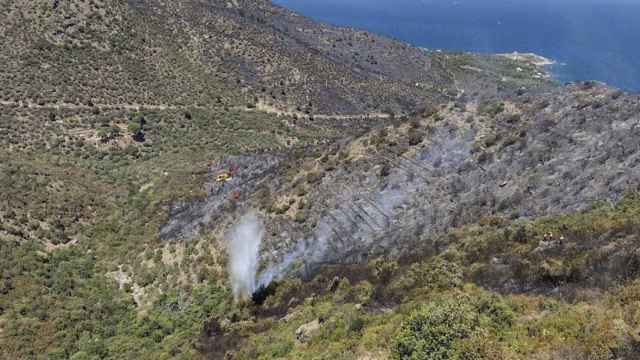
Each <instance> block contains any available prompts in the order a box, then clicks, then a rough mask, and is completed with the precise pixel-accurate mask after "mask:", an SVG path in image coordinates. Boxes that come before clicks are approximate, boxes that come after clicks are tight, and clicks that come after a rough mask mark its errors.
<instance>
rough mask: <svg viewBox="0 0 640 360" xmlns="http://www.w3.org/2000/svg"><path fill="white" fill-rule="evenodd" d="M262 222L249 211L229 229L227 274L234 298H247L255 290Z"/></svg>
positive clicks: (262, 232) (262, 230) (262, 229)
mask: <svg viewBox="0 0 640 360" xmlns="http://www.w3.org/2000/svg"><path fill="white" fill-rule="evenodd" d="M263 235H264V224H263V223H262V220H260V218H259V217H258V216H257V215H256V214H255V213H254V212H249V213H247V214H246V215H244V216H243V217H242V218H241V219H240V221H239V222H238V223H237V224H236V225H235V226H234V227H233V229H232V230H231V232H230V234H229V236H228V240H229V274H230V277H231V285H232V289H233V295H234V297H235V299H236V300H240V299H248V298H249V297H250V296H251V294H253V292H254V291H255V290H256V272H257V270H258V257H259V251H260V243H261V242H262V237H263Z"/></svg>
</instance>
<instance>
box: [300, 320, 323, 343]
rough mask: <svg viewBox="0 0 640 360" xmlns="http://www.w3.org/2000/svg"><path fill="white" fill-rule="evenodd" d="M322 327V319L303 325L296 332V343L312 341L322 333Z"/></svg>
mask: <svg viewBox="0 0 640 360" xmlns="http://www.w3.org/2000/svg"><path fill="white" fill-rule="evenodd" d="M321 326H322V322H321V321H320V319H316V320H313V321H311V322H309V323H306V324H304V325H301V326H300V327H299V328H298V329H297V330H296V341H298V342H299V343H306V342H308V341H309V340H311V338H312V337H314V336H315V335H317V334H318V332H320V328H321Z"/></svg>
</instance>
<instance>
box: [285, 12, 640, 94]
mask: <svg viewBox="0 0 640 360" xmlns="http://www.w3.org/2000/svg"><path fill="white" fill-rule="evenodd" d="M274 2H275V3H277V4H279V5H282V6H285V7H287V8H289V9H292V10H295V11H297V12H299V13H301V14H303V15H306V16H309V17H311V18H313V19H316V20H320V21H323V22H326V23H330V24H333V25H339V26H350V27H355V28H359V29H363V30H368V31H371V32H375V33H379V34H383V35H387V36H390V37H393V38H396V39H399V40H402V41H405V42H408V43H410V44H412V45H415V46H419V47H425V48H429V49H447V50H461V51H471V52H480V53H506V52H513V51H518V52H533V53H536V54H539V55H542V56H545V57H547V58H550V59H552V60H554V61H555V62H556V63H555V65H552V66H551V67H550V70H551V72H552V73H553V75H554V77H555V79H556V80H558V81H560V82H563V83H564V82H572V81H577V80H598V81H602V82H606V83H608V84H610V85H613V86H615V87H618V88H621V89H624V90H627V91H631V92H638V93H640V0H275V1H274Z"/></svg>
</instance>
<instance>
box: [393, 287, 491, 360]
mask: <svg viewBox="0 0 640 360" xmlns="http://www.w3.org/2000/svg"><path fill="white" fill-rule="evenodd" d="M478 323H479V319H478V314H477V313H476V310H475V309H474V307H473V306H472V305H470V304H469V302H468V301H467V299H466V298H464V297H453V296H447V297H442V298H438V299H436V300H435V301H433V302H431V303H429V304H428V305H424V306H422V307H421V308H420V309H419V310H417V311H415V312H414V313H413V314H412V315H411V317H410V318H409V320H408V321H407V322H405V324H404V325H403V326H402V328H401V330H400V333H399V334H398V335H397V337H396V338H395V341H394V345H393V353H394V358H395V359H402V360H404V359H406V360H449V359H451V358H452V357H453V356H454V353H455V347H454V344H455V342H456V341H458V340H461V339H465V338H467V337H469V336H470V335H471V334H472V333H473V331H474V330H475V329H476V327H477V326H478Z"/></svg>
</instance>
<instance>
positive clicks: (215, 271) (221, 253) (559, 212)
mask: <svg viewBox="0 0 640 360" xmlns="http://www.w3.org/2000/svg"><path fill="white" fill-rule="evenodd" d="M4 10H5V11H3V12H2V13H1V14H0V24H1V25H0V39H1V40H2V42H3V44H5V46H4V47H3V48H2V49H0V60H1V61H2V63H3V64H4V66H3V67H2V69H0V79H1V80H2V84H3V87H2V89H0V111H1V112H0V190H1V193H2V197H0V357H2V358H7V359H75V360H78V359H123V358H132V359H151V358H162V359H173V358H182V359H197V358H211V359H218V358H237V359H263V358H265V359H266V358H305V359H306V358H329V357H332V358H339V359H386V358H392V357H395V358H399V359H409V358H421V359H422V358H425V359H432V358H433V359H448V358H459V359H525V358H527V359H528V358H538V359H556V358H563V359H564V358H568V359H585V358H590V359H591V358H592V359H609V358H623V359H626V358H628V359H633V358H635V357H637V356H638V354H639V350H638V349H640V347H639V345H638V341H640V340H638V336H637V334H638V331H640V325H639V324H640V320H638V316H637V314H638V309H639V308H638V306H639V305H638V304H640V295H639V294H640V293H639V292H638V290H637V287H638V285H637V280H636V279H637V277H638V266H637V265H638V263H639V262H638V254H637V245H636V244H637V234H638V231H637V225H638V224H637V215H638V207H639V205H638V204H639V201H638V195H637V191H638V189H639V188H638V186H639V185H640V168H639V167H638V161H639V159H640V153H639V151H640V150H639V149H638V147H637V144H636V143H637V141H636V140H635V138H636V135H637V134H636V133H637V124H638V122H639V121H640V118H638V114H640V97H638V96H637V95H634V94H628V93H624V92H622V91H619V90H616V89H613V88H610V87H608V86H607V85H605V84H599V83H595V82H583V83H578V84H570V85H565V86H559V85H558V84H555V83H554V82H553V81H552V80H550V79H548V78H546V76H544V70H543V69H542V68H539V67H537V66H536V65H535V64H531V63H527V62H519V60H517V59H515V60H514V59H509V58H507V57H505V56H499V55H496V56H493V55H478V54H466V53H451V52H439V51H438V52H436V51H430V50H425V49H417V48H413V47H411V46H409V45H407V44H404V43H402V42H399V41H396V40H392V39H388V38H385V37H382V36H379V35H374V34H370V33H367V32H363V31H359V30H356V29H351V28H337V27H332V26H329V25H325V24H319V23H315V22H313V21H311V20H309V19H307V18H305V17H303V16H301V15H298V14H296V13H294V12H291V11H289V10H287V9H284V8H281V7H278V6H275V5H273V4H271V3H270V2H269V1H262V0H253V1H250V0H229V1H223V0H209V1H198V0H188V1H179V2H176V1H164V0H129V1H122V0H108V1H107V0H90V1H72V0H59V1H58V0H56V1H44V0H39V1H24V0H7V1H6V2H5V4H4ZM221 174H226V175H227V176H229V179H228V180H223V181H220V180H219V178H220V176H221ZM247 214H254V215H255V216H256V218H257V219H259V221H260V223H261V224H262V225H263V226H260V227H259V229H258V230H259V231H258V232H260V233H261V234H262V236H255V237H256V238H262V242H261V243H260V244H258V245H259V247H257V251H258V257H257V258H256V259H250V260H252V261H256V263H255V264H254V265H255V266H256V270H257V272H258V274H257V276H258V278H257V279H256V282H255V283H253V282H252V283H250V284H247V289H245V290H250V292H253V294H247V295H253V298H252V299H251V300H247V299H245V301H235V300H234V297H236V298H237V297H238V292H237V284H235V283H234V282H233V281H231V280H230V274H229V270H230V267H229V265H228V264H229V262H233V261H234V254H233V253H232V252H231V251H229V249H231V248H230V245H229V243H230V237H233V234H234V231H235V230H234V229H237V227H238V226H239V225H238V224H242V223H243V221H245V219H246V218H247ZM256 231H257V230H256ZM254 232H255V231H254ZM254 275H256V274H254ZM254 290H255V291H254ZM452 309H461V311H460V315H459V317H457V316H456V317H448V316H447V315H446V314H449V313H451V312H452V311H453V310H452ZM448 321H450V323H449V322H448ZM443 322H444V323H443ZM416 324H417V325H416ZM420 324H429V326H423V325H420ZM431 328H438V329H440V330H437V331H444V332H443V333H438V332H437V331H436V330H433V331H436V332H433V331H432V330H430V329H431ZM441 328H451V329H453V330H451V331H454V332H453V333H448V332H446V331H445V330H443V329H441ZM416 329H417V330H416ZM442 338H446V341H445V340H442V341H441V340H439V339H442ZM425 353H432V354H436V355H429V356H431V357H426V355H424V354H425ZM421 354H422V355H421ZM412 356H413V357H412ZM420 356H423V357H420Z"/></svg>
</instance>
